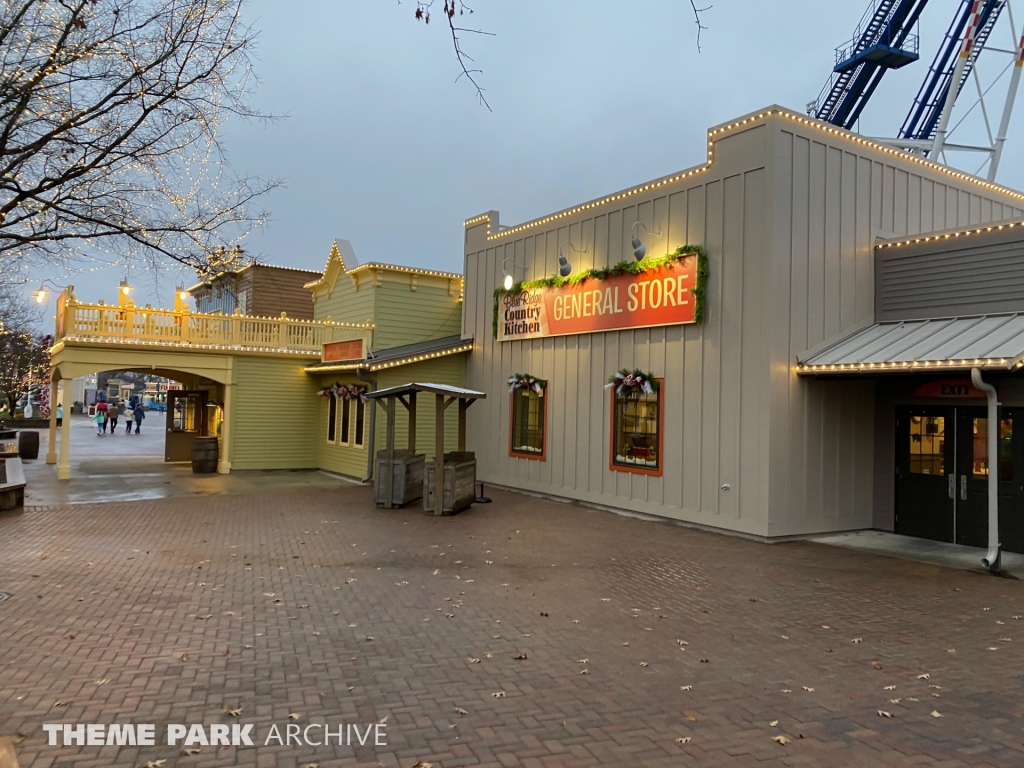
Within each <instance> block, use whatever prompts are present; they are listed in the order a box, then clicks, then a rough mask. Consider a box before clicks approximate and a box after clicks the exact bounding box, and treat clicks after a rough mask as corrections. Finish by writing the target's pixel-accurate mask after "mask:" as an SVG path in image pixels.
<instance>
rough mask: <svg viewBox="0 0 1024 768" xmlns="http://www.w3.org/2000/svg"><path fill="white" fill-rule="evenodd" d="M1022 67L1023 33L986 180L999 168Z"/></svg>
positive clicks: (994, 174)
mask: <svg viewBox="0 0 1024 768" xmlns="http://www.w3.org/2000/svg"><path fill="white" fill-rule="evenodd" d="M1022 67H1024V35H1021V38H1020V42H1019V43H1017V56H1016V58H1015V59H1014V61H1013V74H1012V75H1010V88H1009V90H1007V92H1006V103H1005V104H1004V105H1003V116H1002V118H1001V119H1000V121H999V132H998V133H997V134H996V146H995V151H994V152H993V153H992V160H990V161H989V164H988V180H989V181H995V180H996V172H997V171H998V170H999V161H1000V160H1001V159H1002V157H1003V145H1004V144H1005V143H1006V133H1007V131H1009V129H1010V115H1012V114H1013V103H1014V101H1016V99H1017V88H1019V87H1020V74H1021V68H1022Z"/></svg>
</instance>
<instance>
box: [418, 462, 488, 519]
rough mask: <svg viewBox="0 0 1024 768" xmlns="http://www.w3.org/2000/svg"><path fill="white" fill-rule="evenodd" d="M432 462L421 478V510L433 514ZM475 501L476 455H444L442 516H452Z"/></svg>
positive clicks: (433, 473)
mask: <svg viewBox="0 0 1024 768" xmlns="http://www.w3.org/2000/svg"><path fill="white" fill-rule="evenodd" d="M434 475H435V472H434V462H430V463H429V464H427V465H426V472H425V474H424V478H423V509H425V510H426V511H427V512H431V513H433V512H434ZM474 499H476V454H475V453H473V452H472V451H452V452H451V453H446V454H445V455H444V503H443V504H442V507H441V509H442V510H443V514H446V515H452V514H455V513H456V512H461V511H462V510H464V509H467V508H468V507H469V505H470V504H472V503H473V501H474Z"/></svg>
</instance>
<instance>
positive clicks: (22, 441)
mask: <svg viewBox="0 0 1024 768" xmlns="http://www.w3.org/2000/svg"><path fill="white" fill-rule="evenodd" d="M18 455H19V456H21V458H23V459H38V458H39V433H38V432H36V431H34V430H31V429H23V430H21V431H20V432H18Z"/></svg>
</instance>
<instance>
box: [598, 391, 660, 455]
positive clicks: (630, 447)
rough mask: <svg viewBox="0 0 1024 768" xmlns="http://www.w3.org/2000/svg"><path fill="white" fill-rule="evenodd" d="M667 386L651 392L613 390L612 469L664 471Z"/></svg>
mask: <svg viewBox="0 0 1024 768" xmlns="http://www.w3.org/2000/svg"><path fill="white" fill-rule="evenodd" d="M663 390H664V386H659V387H658V391H657V392H653V393H651V394H644V393H639V394H637V393H628V394H617V393H616V392H615V391H614V390H612V436H611V438H612V439H611V461H610V464H611V468H612V469H614V470H619V471H623V472H638V473H641V474H648V475H660V474H661V473H662V461H663V459H662V455H661V454H662V445H663V443H664V440H663V437H664V435H663V432H664V430H663V428H662V426H663V423H664V419H663V416H664V414H663V413H662V411H663V407H662V391H663Z"/></svg>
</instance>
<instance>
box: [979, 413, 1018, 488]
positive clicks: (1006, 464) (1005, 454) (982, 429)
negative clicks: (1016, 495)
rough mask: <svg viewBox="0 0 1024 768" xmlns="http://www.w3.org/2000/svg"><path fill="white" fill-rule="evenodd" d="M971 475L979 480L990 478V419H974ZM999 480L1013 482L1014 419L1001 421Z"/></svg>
mask: <svg viewBox="0 0 1024 768" xmlns="http://www.w3.org/2000/svg"><path fill="white" fill-rule="evenodd" d="M973 421H974V429H973V433H974V434H973V447H974V452H973V457H972V459H973V460H972V461H971V474H972V476H973V477H974V478H975V479H976V480H977V479H981V478H986V477H988V419H987V418H984V419H974V420H973ZM998 446H999V479H1000V480H1003V481H1005V482H1010V481H1012V480H1013V419H1000V420H999V443H998Z"/></svg>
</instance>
